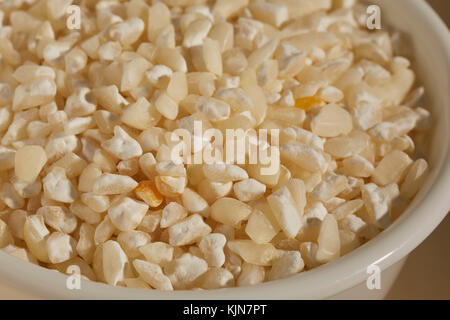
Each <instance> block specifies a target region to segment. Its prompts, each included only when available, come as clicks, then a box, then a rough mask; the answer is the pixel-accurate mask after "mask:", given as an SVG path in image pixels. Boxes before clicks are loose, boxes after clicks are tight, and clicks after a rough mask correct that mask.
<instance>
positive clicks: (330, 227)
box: [316, 215, 340, 263]
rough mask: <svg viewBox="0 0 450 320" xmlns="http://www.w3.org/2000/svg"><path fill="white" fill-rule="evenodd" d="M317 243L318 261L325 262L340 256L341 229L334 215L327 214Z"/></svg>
mask: <svg viewBox="0 0 450 320" xmlns="http://www.w3.org/2000/svg"><path fill="white" fill-rule="evenodd" d="M317 244H318V249H317V254H316V259H317V261H318V262H320V263H324V262H329V261H333V260H335V259H337V258H339V255H340V242H339V230H338V224H337V222H336V219H335V218H334V217H333V216H332V215H327V216H326V217H325V219H324V220H323V221H322V224H321V227H320V233H319V237H318V239H317Z"/></svg>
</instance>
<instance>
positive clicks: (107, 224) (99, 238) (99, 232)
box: [94, 216, 116, 246]
mask: <svg viewBox="0 0 450 320" xmlns="http://www.w3.org/2000/svg"><path fill="white" fill-rule="evenodd" d="M114 231H116V227H115V226H114V225H113V224H112V222H111V219H110V218H109V216H105V218H104V219H103V221H102V222H100V223H99V224H98V225H97V227H96V228H95V233H94V243H95V245H97V246H98V245H99V244H102V243H104V242H106V241H107V240H109V239H110V238H111V236H112V235H113V234H114Z"/></svg>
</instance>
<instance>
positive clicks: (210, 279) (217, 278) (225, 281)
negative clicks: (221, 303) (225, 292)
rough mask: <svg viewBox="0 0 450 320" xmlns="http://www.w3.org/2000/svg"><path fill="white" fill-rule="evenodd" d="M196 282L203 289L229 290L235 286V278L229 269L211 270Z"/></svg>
mask: <svg viewBox="0 0 450 320" xmlns="http://www.w3.org/2000/svg"><path fill="white" fill-rule="evenodd" d="M196 282H198V283H200V287H201V288H202V289H220V288H229V287H232V286H233V285H234V276H233V274H232V273H231V272H230V271H228V270H227V269H224V268H210V269H209V270H208V271H206V272H205V273H204V274H203V275H202V276H201V277H200V278H199V279H198V280H196Z"/></svg>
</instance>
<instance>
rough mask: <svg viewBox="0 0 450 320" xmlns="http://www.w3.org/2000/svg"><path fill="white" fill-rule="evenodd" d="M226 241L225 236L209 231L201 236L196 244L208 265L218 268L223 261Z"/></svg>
mask: <svg viewBox="0 0 450 320" xmlns="http://www.w3.org/2000/svg"><path fill="white" fill-rule="evenodd" d="M226 241H227V240H226V238H225V236H224V235H223V234H220V233H210V234H208V235H206V236H204V237H203V238H202V240H201V241H200V243H199V245H198V246H199V248H200V250H201V251H202V253H203V256H204V257H205V260H206V262H208V265H209V266H212V267H217V268H218V267H221V266H222V265H223V264H224V263H225V254H224V252H223V248H224V246H225V243H226Z"/></svg>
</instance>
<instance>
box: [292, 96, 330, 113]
mask: <svg viewBox="0 0 450 320" xmlns="http://www.w3.org/2000/svg"><path fill="white" fill-rule="evenodd" d="M322 104H323V100H322V99H320V98H319V97H317V96H312V97H304V98H298V99H295V107H296V108H299V109H302V110H305V111H308V110H309V109H311V108H312V107H313V106H315V105H322Z"/></svg>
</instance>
